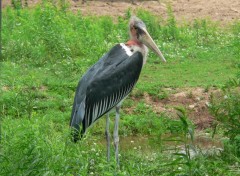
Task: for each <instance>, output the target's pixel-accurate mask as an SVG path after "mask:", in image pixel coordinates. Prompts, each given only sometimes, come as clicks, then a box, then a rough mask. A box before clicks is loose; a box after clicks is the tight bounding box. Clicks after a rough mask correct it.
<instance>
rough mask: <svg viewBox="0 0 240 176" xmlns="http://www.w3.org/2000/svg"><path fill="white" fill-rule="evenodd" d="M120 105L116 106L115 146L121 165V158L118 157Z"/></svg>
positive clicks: (116, 155) (117, 160)
mask: <svg viewBox="0 0 240 176" xmlns="http://www.w3.org/2000/svg"><path fill="white" fill-rule="evenodd" d="M119 110H120V106H116V118H115V126H114V134H113V137H114V146H115V157H116V162H117V165H118V166H119V159H118V144H119V137H118V124H119V118H120V114H119Z"/></svg>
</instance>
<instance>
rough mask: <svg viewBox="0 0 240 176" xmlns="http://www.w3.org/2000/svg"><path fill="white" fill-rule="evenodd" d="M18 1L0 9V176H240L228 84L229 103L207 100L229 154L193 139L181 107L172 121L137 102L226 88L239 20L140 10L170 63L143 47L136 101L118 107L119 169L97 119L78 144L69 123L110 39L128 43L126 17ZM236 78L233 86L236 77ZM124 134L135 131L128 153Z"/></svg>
mask: <svg viewBox="0 0 240 176" xmlns="http://www.w3.org/2000/svg"><path fill="white" fill-rule="evenodd" d="M13 2H18V1H13ZM16 7H17V8H15V9H14V8H10V7H8V8H5V9H4V11H3V22H2V43H3V50H2V56H3V58H2V60H1V62H0V67H1V69H0V79H1V82H0V94H1V96H0V117H1V142H0V175H229V176H230V175H239V173H240V168H239V159H240V156H239V141H240V140H239V94H235V93H233V92H232V88H229V89H226V90H227V96H228V97H229V99H228V100H227V101H225V100H224V99H223V100H222V101H221V102H220V104H216V103H214V101H213V102H212V108H213V109H212V110H213V113H214V114H215V116H216V120H217V121H216V123H217V124H220V123H221V125H222V128H217V129H218V130H217V132H218V134H221V135H222V136H226V137H229V139H230V142H228V143H227V144H226V148H224V149H226V150H224V151H221V152H220V153H217V152H216V153H213V154H206V153H204V152H201V150H200V149H197V148H196V147H195V146H194V145H193V141H194V125H193V124H192V122H191V121H190V120H189V119H188V118H187V114H186V113H185V111H184V110H183V109H181V108H178V112H179V119H171V118H169V117H168V116H167V115H166V114H156V113H155V112H154V111H153V109H152V107H150V106H147V104H146V102H145V101H144V99H143V98H141V97H142V96H143V94H144V93H145V92H147V93H148V94H149V95H151V96H152V97H155V98H156V100H157V99H164V98H166V97H167V96H168V95H167V93H166V92H164V91H162V88H163V87H198V86H201V87H206V88H208V87H211V86H215V87H218V88H220V87H222V86H223V85H225V83H226V82H227V81H228V80H229V78H234V75H236V74H237V73H238V72H239V58H240V50H239V48H240V43H239V41H240V38H239V37H240V23H239V22H235V23H233V24H229V25H228V26H225V27H221V26H220V25H218V24H215V23H213V22H211V21H207V20H195V21H194V22H193V23H187V24H183V25H178V24H177V23H176V20H175V18H174V16H173V14H172V13H171V9H169V19H168V20H167V21H164V20H163V19H159V17H155V16H153V15H151V14H150V13H148V12H146V11H143V10H139V11H138V16H139V17H140V18H142V19H143V20H144V21H145V22H146V25H147V27H148V29H149V32H150V34H151V35H152V37H153V38H154V40H155V41H156V43H157V44H158V45H159V46H160V48H161V50H162V52H163V54H164V56H165V57H166V59H167V61H168V62H167V64H162V63H161V62H160V61H159V59H158V58H157V57H156V56H155V55H154V54H153V53H151V52H150V53H149V59H148V63H147V64H146V66H145V68H144V70H143V73H142V75H141V78H140V81H139V83H138V84H137V86H136V88H135V90H134V92H133V93H132V95H131V97H135V98H136V97H137V98H138V99H140V101H139V102H137V101H134V98H131V97H130V98H128V99H127V100H126V101H125V103H124V105H123V111H122V113H121V117H122V118H121V123H120V135H121V137H120V147H122V148H120V154H121V156H120V165H121V167H120V169H118V168H117V167H116V164H115V160H114V155H113V151H114V150H113V149H112V151H111V153H112V156H111V162H109V163H108V162H106V147H105V143H104V142H103V141H104V127H105V125H104V124H105V120H104V118H102V119H100V120H99V121H98V122H97V123H96V124H95V125H94V127H93V128H91V129H90V130H89V131H88V133H87V136H86V138H84V139H83V140H81V141H80V142H78V143H77V144H74V143H72V142H71V140H70V137H69V134H70V132H69V128H68V124H69V119H70V112H71V106H72V102H73V97H74V92H75V88H76V85H77V82H78V80H79V79H80V77H81V75H82V74H83V73H84V72H85V71H86V70H87V69H88V68H89V67H90V66H91V65H92V64H93V63H95V62H96V61H97V60H98V59H99V58H100V57H101V56H102V55H103V54H104V53H105V52H107V51H108V50H109V49H110V48H111V47H112V46H114V45H115V43H119V42H124V41H126V40H127V39H128V32H127V25H128V19H129V16H130V13H129V12H127V13H126V16H125V17H124V18H122V17H119V18H118V19H117V22H113V20H112V19H111V18H110V17H95V16H82V15H81V12H78V13H77V14H73V13H72V12H70V11H68V10H67V8H66V6H64V5H61V3H60V5H59V6H55V5H53V4H51V3H48V2H44V3H42V4H41V5H38V6H36V7H34V8H20V7H19V5H17V6H16ZM234 80H236V81H234V82H235V83H238V85H237V86H235V88H236V87H238V88H239V79H238V78H237V79H234ZM237 81H238V82H237ZM235 85H236V84H235ZM234 90H235V89H234ZM133 105H134V107H135V108H134V109H133V110H132V111H131V112H129V111H128V110H127V108H129V107H133ZM112 116H113V115H112ZM226 122H229V123H226ZM233 125H234V126H233ZM235 125H236V126H235ZM111 127H113V122H112V123H111ZM210 130H211V131H212V129H210ZM213 131H214V129H213ZM215 132H216V131H215ZM223 132H225V133H223ZM124 137H125V138H126V139H127V138H128V137H132V138H129V139H131V140H129V141H128V142H127V143H130V144H129V146H128V148H127V149H126V148H125V149H124V143H121V139H123V140H124ZM189 139H191V140H189ZM137 140H142V141H140V142H139V143H137ZM169 142H170V143H169ZM135 143H136V144H135ZM143 143H144V144H143ZM146 146H148V147H146ZM181 146H183V148H181ZM192 151H194V152H195V153H197V154H196V155H194V156H193V155H192V154H191V152H192Z"/></svg>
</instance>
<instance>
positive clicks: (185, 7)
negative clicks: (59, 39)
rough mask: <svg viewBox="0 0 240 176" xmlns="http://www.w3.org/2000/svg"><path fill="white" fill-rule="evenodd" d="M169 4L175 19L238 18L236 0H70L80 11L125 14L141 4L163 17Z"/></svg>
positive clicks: (222, 19)
mask: <svg viewBox="0 0 240 176" xmlns="http://www.w3.org/2000/svg"><path fill="white" fill-rule="evenodd" d="M168 5H171V6H172V8H173V12H174V15H175V16H176V18H177V20H178V21H182V20H184V21H189V20H190V21H191V20H193V19H196V18H209V19H212V20H215V21H223V22H228V21H232V20H239V19H240V1H239V0H228V1H226V0H155V1H151V0H149V1H143V0H135V1H134V4H132V3H131V0H125V1H120V0H114V1H113V2H111V1H110V0H103V1H87V2H86V3H84V4H82V1H80V2H79V1H76V2H74V1H71V6H72V9H73V10H74V11H76V10H78V9H80V10H81V12H82V13H83V14H94V15H111V16H124V14H125V13H126V11H127V10H128V9H131V11H132V12H134V11H135V10H136V9H139V8H142V9H144V10H148V11H150V12H152V13H154V14H155V15H158V16H161V17H163V18H166V17H167V6H168Z"/></svg>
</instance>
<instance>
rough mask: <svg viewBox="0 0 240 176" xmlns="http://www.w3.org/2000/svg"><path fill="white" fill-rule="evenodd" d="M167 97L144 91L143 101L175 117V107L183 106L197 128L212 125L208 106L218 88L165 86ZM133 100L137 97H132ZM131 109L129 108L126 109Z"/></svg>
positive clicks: (156, 109) (159, 111)
mask: <svg viewBox="0 0 240 176" xmlns="http://www.w3.org/2000/svg"><path fill="white" fill-rule="evenodd" d="M166 91H167V92H168V95H169V96H168V97H166V98H164V99H161V100H159V99H157V100H156V99H155V98H153V97H151V96H150V95H149V94H147V93H144V95H143V98H144V100H145V103H146V104H147V105H149V106H151V107H152V108H153V111H155V113H159V114H162V113H164V114H166V115H167V116H168V117H170V118H173V119H176V118H177V117H178V115H177V110H176V109H175V107H183V108H184V109H186V111H187V115H188V117H189V118H190V119H191V120H192V121H193V123H194V124H195V125H196V127H197V129H199V130H201V129H205V128H208V127H210V126H211V125H212V122H213V116H212V115H211V114H210V113H209V110H208V106H209V102H210V96H211V94H216V93H217V92H219V90H218V89H214V88H211V89H208V90H206V89H204V88H200V87H197V88H177V89H171V88H167V90H166ZM132 98H133V99H134V100H135V101H138V98H134V97H132ZM128 111H131V109H128Z"/></svg>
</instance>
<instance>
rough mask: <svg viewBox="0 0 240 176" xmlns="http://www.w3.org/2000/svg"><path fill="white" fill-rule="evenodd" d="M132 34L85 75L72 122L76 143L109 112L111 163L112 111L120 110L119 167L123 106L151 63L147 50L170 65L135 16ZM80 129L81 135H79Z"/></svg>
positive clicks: (116, 155)
mask: <svg viewBox="0 0 240 176" xmlns="http://www.w3.org/2000/svg"><path fill="white" fill-rule="evenodd" d="M129 33H130V40H129V41H127V42H126V43H120V44H117V45H115V46H114V47H113V48H112V49H111V50H110V51H109V52H108V53H106V54H105V55H104V56H103V57H102V58H101V59H99V61H98V62H97V63H96V64H94V65H93V66H92V67H91V68H89V70H88V71H87V72H86V73H85V74H84V75H83V77H82V79H81V80H80V81H79V83H78V86H77V90H76V94H75V98H74V103H73V108H72V115H71V121H70V126H71V127H72V128H73V129H74V132H73V140H74V141H75V142H76V141H77V140H78V139H80V137H82V136H83V134H84V133H85V132H86V129H87V128H88V127H90V126H91V125H92V124H93V123H94V122H95V121H96V120H98V119H99V118H100V117H102V116H103V115H104V114H106V113H107V120H106V131H105V135H106V139H107V160H108V161H109V157H110V134H109V113H108V112H109V111H110V110H111V109H113V108H116V118H115V126H114V135H113V137H114V146H115V157H116V161H117V164H119V159H118V143H119V137H118V123H119V117H120V114H119V110H120V106H121V104H122V102H123V100H124V99H125V98H126V97H127V96H128V94H129V93H130V92H131V91H132V89H133V88H134V86H135V84H136V83H137V81H138V78H139V75H140V73H141V70H142V67H143V65H144V64H145V63H146V60H147V53H148V49H147V47H148V48H150V49H152V50H153V51H154V52H155V53H156V54H157V55H158V56H159V57H160V58H161V59H162V60H163V61H164V62H166V60H165V58H164V57H163V55H162V53H161V51H160V50H159V49H158V47H157V45H156V44H155V43H154V41H153V39H152V38H151V36H150V35H149V33H148V32H147V29H146V25H145V24H144V22H143V21H142V20H140V19H139V18H137V17H135V16H133V17H131V19H130V22H129ZM80 126H81V132H79V130H80Z"/></svg>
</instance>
